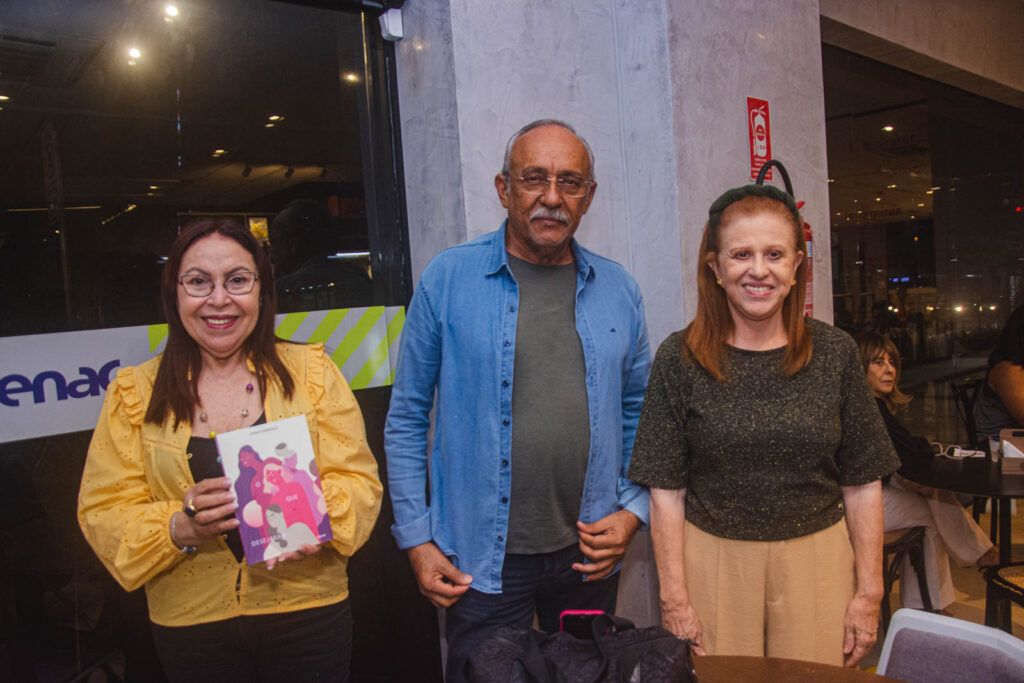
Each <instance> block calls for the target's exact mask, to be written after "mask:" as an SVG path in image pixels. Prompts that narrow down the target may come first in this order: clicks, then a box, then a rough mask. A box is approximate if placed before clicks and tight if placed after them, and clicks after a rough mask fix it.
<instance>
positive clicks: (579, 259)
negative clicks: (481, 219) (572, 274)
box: [487, 218, 593, 280]
mask: <svg viewBox="0 0 1024 683" xmlns="http://www.w3.org/2000/svg"><path fill="white" fill-rule="evenodd" d="M507 227H508V219H507V218H506V219H505V220H503V221H502V222H501V227H500V228H498V231H497V232H496V233H494V237H495V238H494V241H493V242H491V257H490V263H489V265H488V267H487V274H488V275H496V274H497V273H498V272H499V271H500V270H501V269H502V268H505V269H506V270H508V271H509V272H511V269H510V268H509V266H508V251H507V250H506V249H505V230H506V228H507ZM569 246H570V248H571V249H572V256H573V259H574V260H575V262H576V271H577V272H578V273H579V275H580V277H581V278H583V279H584V280H586V279H587V278H589V277H590V275H591V273H592V272H593V267H592V266H591V265H590V261H589V260H588V259H587V252H586V250H585V249H584V248H583V247H581V246H580V245H579V242H577V241H576V238H575V237H573V238H572V242H571V243H570V245H569Z"/></svg>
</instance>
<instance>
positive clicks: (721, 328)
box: [682, 185, 813, 382]
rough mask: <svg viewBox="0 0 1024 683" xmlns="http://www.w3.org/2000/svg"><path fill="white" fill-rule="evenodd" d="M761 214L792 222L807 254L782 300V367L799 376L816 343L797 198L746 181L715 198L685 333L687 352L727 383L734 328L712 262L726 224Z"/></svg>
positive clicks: (795, 240) (796, 243) (796, 240)
mask: <svg viewBox="0 0 1024 683" xmlns="http://www.w3.org/2000/svg"><path fill="white" fill-rule="evenodd" d="M760 213H777V214H779V215H780V216H782V217H783V218H785V219H786V221H787V222H788V223H789V224H790V225H792V226H793V245H794V247H795V248H796V250H797V251H800V252H803V253H804V255H805V256H804V258H803V259H801V261H800V265H798V266H797V269H796V283H795V284H794V285H793V286H792V287H791V288H790V290H789V294H787V295H786V299H785V301H783V302H782V320H783V323H784V324H785V326H786V337H787V342H786V353H785V356H784V357H783V360H782V371H783V372H784V373H785V374H786V375H795V374H796V373H798V372H800V370H802V369H804V368H805V367H807V364H808V363H810V362H811V353H812V351H813V341H812V339H811V335H810V334H809V333H808V332H807V326H806V323H805V322H804V294H805V292H806V289H807V268H808V265H807V262H808V259H807V257H806V254H807V245H806V243H805V242H804V231H803V219H802V218H801V217H800V212H799V211H798V210H797V208H796V202H795V201H794V200H793V198H792V197H791V196H790V195H789V194H787V193H785V192H783V191H782V190H780V189H778V188H777V187H774V186H772V185H747V186H744V187H737V188H733V189H732V190H729V191H727V192H725V193H724V194H723V195H722V196H721V197H719V198H718V199H716V200H715V202H714V203H713V204H712V205H711V209H710V210H709V211H708V222H707V223H706V224H705V225H704V236H703V238H701V242H700V253H699V254H698V256H697V315H696V316H695V317H694V319H693V322H691V323H690V324H689V326H688V327H687V328H686V329H685V330H684V331H683V349H682V350H683V355H684V357H687V356H688V357H689V358H690V359H692V360H693V361H694V362H696V363H697V364H699V365H700V366H701V367H703V368H704V369H705V370H707V371H708V372H709V373H711V375H712V376H713V377H714V378H715V379H717V380H718V381H720V382H721V381H725V370H726V368H725V367H724V366H725V347H726V343H727V342H726V340H728V338H729V336H730V334H731V333H732V331H733V329H734V323H733V319H732V315H731V314H730V312H729V302H728V299H727V298H726V295H725V290H724V289H722V288H721V287H719V286H718V283H717V282H716V281H715V273H714V271H712V270H711V266H709V265H708V262H709V259H714V258H715V257H716V256H717V254H718V249H719V235H720V234H721V231H722V228H724V227H726V226H728V225H729V224H730V223H731V222H732V221H734V220H736V219H737V218H743V217H748V216H753V215H756V214H760Z"/></svg>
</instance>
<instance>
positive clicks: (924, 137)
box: [822, 45, 1024, 442]
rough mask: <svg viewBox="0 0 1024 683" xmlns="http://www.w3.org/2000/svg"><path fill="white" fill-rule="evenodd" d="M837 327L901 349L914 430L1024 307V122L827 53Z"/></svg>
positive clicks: (927, 426) (940, 413) (947, 418)
mask: <svg viewBox="0 0 1024 683" xmlns="http://www.w3.org/2000/svg"><path fill="white" fill-rule="evenodd" d="M822 52H823V64H824V84H825V107H826V120H827V124H826V130H827V144H828V157H829V190H830V192H829V204H830V211H831V215H830V223H831V226H830V227H831V235H832V285H833V296H834V310H835V322H836V324H837V325H839V326H841V327H843V328H845V329H847V330H849V331H850V332H858V331H863V330H875V331H880V332H883V333H885V334H886V335H888V336H889V337H890V338H891V339H892V340H893V341H894V342H895V343H896V345H897V346H898V347H899V350H900V353H901V354H902V356H903V359H904V381H903V384H904V385H905V386H907V387H910V388H911V389H916V390H917V392H918V393H919V394H920V395H921V396H927V398H928V401H915V402H913V403H911V405H910V412H911V415H910V417H909V419H910V422H911V425H912V426H915V425H916V426H917V427H918V429H917V432H918V433H922V434H927V435H929V436H931V437H932V438H938V439H942V440H945V441H961V442H966V434H965V433H964V430H963V428H962V426H960V424H959V423H960V420H959V418H958V417H957V415H956V413H955V412H953V410H952V403H951V401H950V400H949V394H948V381H949V380H950V379H952V378H956V377H961V378H962V377H964V376H965V375H967V374H971V373H974V374H979V375H980V374H983V372H984V367H985V362H986V357H987V353H988V350H989V348H990V347H991V345H992V343H993V341H994V340H995V337H996V335H997V334H998V332H999V330H1000V329H1001V327H1002V324H1003V322H1004V321H1005V320H1006V318H1007V317H1008V316H1009V314H1010V312H1011V311H1013V309H1014V308H1016V307H1017V306H1020V305H1021V304H1024V296H1022V293H1021V274H1022V265H1024V213H1022V212H1021V210H1020V207H1021V204H1022V203H1024V112H1022V111H1021V110H1019V109H1014V108H1012V107H1009V106H1005V105H1002V104H999V103H996V102H993V101H991V100H987V99H985V98H982V97H979V96H977V95H973V94H971V93H967V92H965V91H962V90H958V89H956V88H952V87H950V86H946V85H943V84H941V83H937V82H935V81H931V80H929V79H926V78H922V77H919V76H916V75H913V74H910V73H907V72H905V71H901V70H899V69H896V68H894V67H891V66H887V65H884V64H881V63H879V62H875V61H872V60H870V59H866V58H863V57H860V56H858V55H855V54H852V53H850V52H846V51H843V50H840V49H838V48H835V47H831V46H828V45H826V46H823V50H822Z"/></svg>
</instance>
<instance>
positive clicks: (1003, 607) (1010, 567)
mask: <svg viewBox="0 0 1024 683" xmlns="http://www.w3.org/2000/svg"><path fill="white" fill-rule="evenodd" d="M985 584H986V588H985V625H986V626H993V627H995V628H1000V629H1002V630H1004V631H1006V632H1007V633H1011V634H1012V633H1013V622H1012V620H1011V618H1010V603H1011V602H1015V603H1017V604H1018V605H1020V606H1021V607H1024V562H1014V563H1012V564H1004V565H1000V566H996V567H989V568H988V569H986V570H985Z"/></svg>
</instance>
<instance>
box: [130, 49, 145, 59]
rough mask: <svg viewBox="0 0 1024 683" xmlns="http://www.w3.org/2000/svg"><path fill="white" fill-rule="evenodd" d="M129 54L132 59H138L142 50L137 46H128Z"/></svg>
mask: <svg viewBox="0 0 1024 683" xmlns="http://www.w3.org/2000/svg"><path fill="white" fill-rule="evenodd" d="M128 56H129V57H131V58H132V59H138V58H139V57H141V56H142V50H140V49H139V48H137V47H130V48H128Z"/></svg>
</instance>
